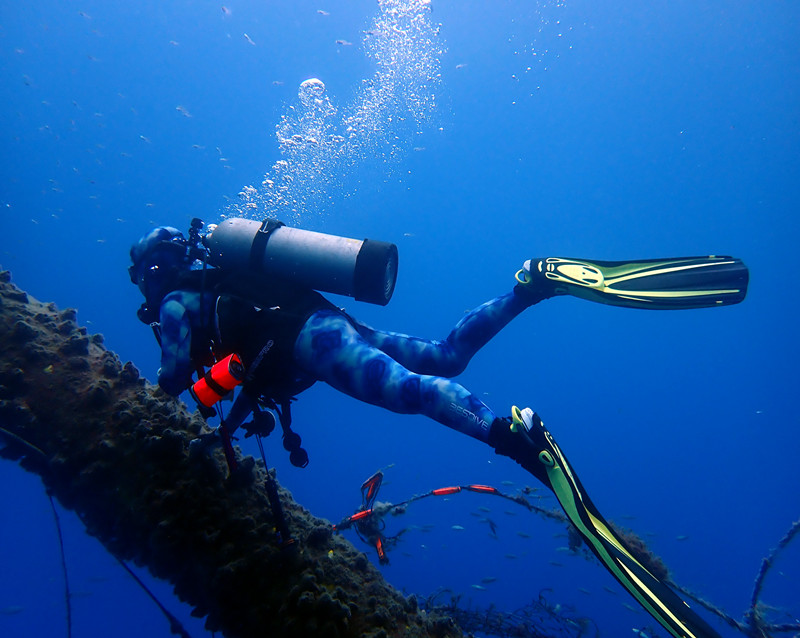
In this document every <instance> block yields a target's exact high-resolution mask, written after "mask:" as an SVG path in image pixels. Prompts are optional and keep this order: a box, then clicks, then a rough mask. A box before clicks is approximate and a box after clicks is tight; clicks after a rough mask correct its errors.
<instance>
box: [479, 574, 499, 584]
mask: <svg viewBox="0 0 800 638" xmlns="http://www.w3.org/2000/svg"><path fill="white" fill-rule="evenodd" d="M496 580H497V578H495V577H494V576H487V577H486V578H481V582H482V583H483V584H484V585H488V584H490V583H493V582H495V581H496Z"/></svg>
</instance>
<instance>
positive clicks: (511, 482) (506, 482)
mask: <svg viewBox="0 0 800 638" xmlns="http://www.w3.org/2000/svg"><path fill="white" fill-rule="evenodd" d="M500 485H505V486H506V487H508V486H510V485H514V481H500Z"/></svg>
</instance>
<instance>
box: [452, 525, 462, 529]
mask: <svg viewBox="0 0 800 638" xmlns="http://www.w3.org/2000/svg"><path fill="white" fill-rule="evenodd" d="M451 529H454V530H463V529H464V528H463V527H462V526H461V525H453V527H451Z"/></svg>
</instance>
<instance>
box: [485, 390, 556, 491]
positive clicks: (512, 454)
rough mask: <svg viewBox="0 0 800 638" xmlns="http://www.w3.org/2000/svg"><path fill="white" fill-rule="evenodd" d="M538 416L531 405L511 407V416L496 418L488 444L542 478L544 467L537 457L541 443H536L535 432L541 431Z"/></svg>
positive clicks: (544, 479) (498, 452) (540, 449)
mask: <svg viewBox="0 0 800 638" xmlns="http://www.w3.org/2000/svg"><path fill="white" fill-rule="evenodd" d="M541 423H542V422H541V419H539V416H538V415H537V414H536V413H535V412H534V411H533V410H531V409H530V408H525V409H523V410H520V409H519V408H518V407H517V406H513V407H512V408H511V418H505V419H495V420H494V422H493V423H492V425H491V428H490V429H489V445H491V446H492V447H493V448H494V449H495V452H496V453H497V454H501V455H503V456H507V457H509V458H511V459H513V460H514V461H516V462H517V463H518V464H519V465H521V466H522V467H523V468H524V469H526V470H527V471H528V472H530V473H531V474H533V475H534V476H535V477H536V478H538V479H539V480H542V481H544V482H545V484H547V482H546V476H545V477H544V478H543V476H542V475H543V473H544V468H543V466H542V462H541V460H540V459H539V453H540V452H541V451H542V449H543V446H542V445H540V444H537V443H536V441H535V438H534V437H535V436H536V435H537V434H538V433H539V432H540V431H541V429H542V425H541Z"/></svg>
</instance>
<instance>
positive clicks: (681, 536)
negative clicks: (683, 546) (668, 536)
mask: <svg viewBox="0 0 800 638" xmlns="http://www.w3.org/2000/svg"><path fill="white" fill-rule="evenodd" d="M688 539H689V537H688V536H687V535H686V534H681V535H680V536H676V537H675V540H676V541H685V540H688Z"/></svg>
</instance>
